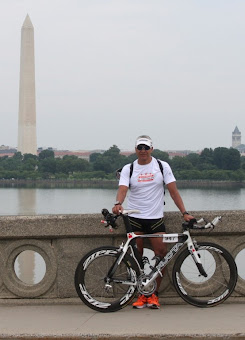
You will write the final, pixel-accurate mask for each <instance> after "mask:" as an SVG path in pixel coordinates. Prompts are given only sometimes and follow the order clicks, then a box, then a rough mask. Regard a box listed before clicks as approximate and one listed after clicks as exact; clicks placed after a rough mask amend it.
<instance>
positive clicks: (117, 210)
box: [112, 204, 123, 215]
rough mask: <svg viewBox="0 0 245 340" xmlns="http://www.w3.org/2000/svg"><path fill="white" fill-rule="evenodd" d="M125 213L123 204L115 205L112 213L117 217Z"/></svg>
mask: <svg viewBox="0 0 245 340" xmlns="http://www.w3.org/2000/svg"><path fill="white" fill-rule="evenodd" d="M122 211H123V206H122V205H121V204H117V205H114V207H113V208H112V212H113V214H115V215H120V213H121V212H122Z"/></svg>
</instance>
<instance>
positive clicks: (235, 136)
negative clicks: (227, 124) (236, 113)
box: [232, 126, 242, 148]
mask: <svg viewBox="0 0 245 340" xmlns="http://www.w3.org/2000/svg"><path fill="white" fill-rule="evenodd" d="M241 144H242V134H241V132H240V131H239V129H238V127H237V126H236V127H235V130H234V131H233V132H232V147H233V148H237V147H238V146H239V145H241Z"/></svg>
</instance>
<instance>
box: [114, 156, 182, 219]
mask: <svg viewBox="0 0 245 340" xmlns="http://www.w3.org/2000/svg"><path fill="white" fill-rule="evenodd" d="M161 163H162V166H163V175H162V172H161V170H160V167H159V164H158V162H157V160H156V159H155V158H154V157H152V160H151V162H150V163H149V164H145V165H140V164H138V160H136V161H134V166H133V173H132V176H131V178H130V164H127V165H125V166H124V167H123V169H122V172H121V175H120V181H119V185H125V186H127V187H129V186H130V194H129V197H128V209H138V210H140V214H132V215H130V216H133V217H137V218H145V219H154V218H161V217H163V215H164V187H163V181H164V183H165V184H169V183H172V182H175V181H176V180H175V177H174V175H173V172H172V170H171V168H170V166H169V164H168V163H166V162H163V161H161Z"/></svg>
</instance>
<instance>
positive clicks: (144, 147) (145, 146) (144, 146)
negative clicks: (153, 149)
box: [137, 144, 150, 151]
mask: <svg viewBox="0 0 245 340" xmlns="http://www.w3.org/2000/svg"><path fill="white" fill-rule="evenodd" d="M137 150H139V151H141V150H150V147H149V146H148V145H144V144H140V145H137Z"/></svg>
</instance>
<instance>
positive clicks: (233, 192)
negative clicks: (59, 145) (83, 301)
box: [0, 188, 245, 284]
mask: <svg viewBox="0 0 245 340" xmlns="http://www.w3.org/2000/svg"><path fill="white" fill-rule="evenodd" d="M179 191H180V194H181V196H182V198H183V201H184V203H185V207H186V209H187V210H190V211H192V210H193V211H198V210H243V209H244V202H245V188H241V189H179ZM115 197H116V190H115V189H81V188H73V189H63V188H56V189H40V188H0V202H1V204H0V216H1V215H2V216H3V215H5V216H6V215H40V214H85V213H100V211H101V209H102V208H107V209H108V210H111V208H112V206H113V203H114V202H115ZM165 201H166V205H165V211H177V210H178V209H177V208H176V206H175V205H174V203H173V201H172V199H171V198H170V196H169V193H168V192H166V197H165ZM125 206H126V204H125ZM236 262H237V265H238V273H239V275H240V276H241V277H242V278H243V279H245V266H244V263H245V250H242V251H241V252H240V253H239V254H238V256H237V258H236ZM14 268H15V272H16V275H17V276H18V277H19V279H20V280H21V281H23V282H25V283H27V284H37V283H38V282H40V281H41V280H42V278H43V277H44V275H45V272H46V264H45V261H44V260H43V258H42V257H41V255H40V254H38V253H36V252H33V251H25V252H23V253H21V254H20V255H19V256H18V257H17V259H16V261H15V264H14Z"/></svg>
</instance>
